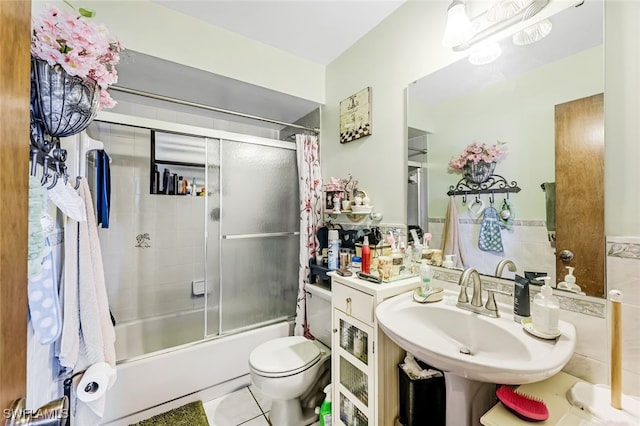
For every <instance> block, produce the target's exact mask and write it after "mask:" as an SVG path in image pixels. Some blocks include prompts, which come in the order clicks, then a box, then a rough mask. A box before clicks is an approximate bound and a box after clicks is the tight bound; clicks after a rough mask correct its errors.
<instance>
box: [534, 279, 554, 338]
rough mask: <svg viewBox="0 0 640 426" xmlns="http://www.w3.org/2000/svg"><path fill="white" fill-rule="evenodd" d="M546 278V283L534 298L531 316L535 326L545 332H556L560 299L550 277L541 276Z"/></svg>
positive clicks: (539, 330)
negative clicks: (550, 281)
mask: <svg viewBox="0 0 640 426" xmlns="http://www.w3.org/2000/svg"><path fill="white" fill-rule="evenodd" d="M538 279H539V280H544V285H543V286H542V288H541V289H540V293H538V294H536V297H534V298H533V307H532V309H531V316H532V322H533V328H534V329H535V330H536V331H538V332H540V333H545V334H556V333H557V332H558V318H559V316H560V301H559V300H558V298H557V297H555V296H554V295H553V289H552V288H551V286H549V280H550V279H551V278H550V277H540V278H538Z"/></svg>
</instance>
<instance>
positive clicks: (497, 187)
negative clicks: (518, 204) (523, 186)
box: [447, 175, 520, 202]
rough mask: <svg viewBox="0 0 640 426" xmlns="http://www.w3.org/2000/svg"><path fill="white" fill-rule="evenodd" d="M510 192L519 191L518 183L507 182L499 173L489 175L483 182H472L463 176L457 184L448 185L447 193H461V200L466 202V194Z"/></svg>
mask: <svg viewBox="0 0 640 426" xmlns="http://www.w3.org/2000/svg"><path fill="white" fill-rule="evenodd" d="M510 192H513V193H518V192H520V187H519V186H518V183H517V182H516V181H511V182H508V181H507V180H506V179H505V178H504V177H502V176H500V175H491V176H490V177H489V179H487V180H486V181H485V182H483V183H473V182H470V181H469V180H467V178H466V177H463V178H462V179H460V180H459V181H458V183H457V184H455V185H452V186H450V187H449V191H448V192H447V195H449V196H451V195H453V196H457V195H462V197H463V198H462V201H463V202H466V197H467V195H478V194H491V195H493V194H501V193H506V194H507V197H508V196H509V193H510Z"/></svg>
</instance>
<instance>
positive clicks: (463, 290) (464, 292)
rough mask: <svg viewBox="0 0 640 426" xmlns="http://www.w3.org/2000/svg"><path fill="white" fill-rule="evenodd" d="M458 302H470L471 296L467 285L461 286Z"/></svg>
mask: <svg viewBox="0 0 640 426" xmlns="http://www.w3.org/2000/svg"><path fill="white" fill-rule="evenodd" d="M458 303H469V296H468V295H467V286H466V285H462V286H460V294H458Z"/></svg>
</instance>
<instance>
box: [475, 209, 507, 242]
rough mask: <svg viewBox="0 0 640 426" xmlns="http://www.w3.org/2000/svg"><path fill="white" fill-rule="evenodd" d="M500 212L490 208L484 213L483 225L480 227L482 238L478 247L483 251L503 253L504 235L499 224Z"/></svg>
mask: <svg viewBox="0 0 640 426" xmlns="http://www.w3.org/2000/svg"><path fill="white" fill-rule="evenodd" d="M498 222H499V219H498V211H497V210H496V209H495V208H494V207H493V206H490V207H488V208H487V209H486V210H485V211H484V216H483V217H482V224H481V225H480V238H479V240H478V247H479V248H480V250H482V251H492V252H496V253H502V252H503V251H504V248H503V247H502V235H501V234H500V224H499V223H498Z"/></svg>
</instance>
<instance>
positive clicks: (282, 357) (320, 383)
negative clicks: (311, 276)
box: [249, 285, 331, 426]
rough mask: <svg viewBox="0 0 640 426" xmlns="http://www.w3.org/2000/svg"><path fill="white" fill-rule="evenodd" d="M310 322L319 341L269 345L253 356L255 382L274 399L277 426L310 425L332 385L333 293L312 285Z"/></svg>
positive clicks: (273, 415) (271, 416)
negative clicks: (327, 386) (326, 391)
mask: <svg viewBox="0 0 640 426" xmlns="http://www.w3.org/2000/svg"><path fill="white" fill-rule="evenodd" d="M307 290H308V292H309V293H310V294H309V295H307V308H308V314H307V319H308V321H309V327H310V331H311V334H313V336H314V337H315V338H316V340H309V339H306V338H304V337H302V336H290V337H281V338H278V339H274V340H271V341H269V342H265V343H263V344H261V345H260V346H258V347H257V348H255V349H254V350H253V351H252V352H251V355H249V367H250V371H251V381H252V382H253V385H254V386H256V387H257V388H258V389H260V391H261V392H262V393H263V394H264V395H265V396H267V397H268V398H270V399H271V401H272V402H271V411H270V413H269V420H270V421H271V424H272V425H277V426H306V425H309V424H312V423H314V422H315V421H317V419H318V415H317V414H316V413H315V412H314V408H315V407H318V406H320V404H321V403H322V400H323V399H324V393H323V389H324V387H325V386H326V385H327V384H328V383H330V382H331V349H330V348H331V292H330V291H328V290H325V289H323V288H320V287H318V286H316V285H308V286H307Z"/></svg>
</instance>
